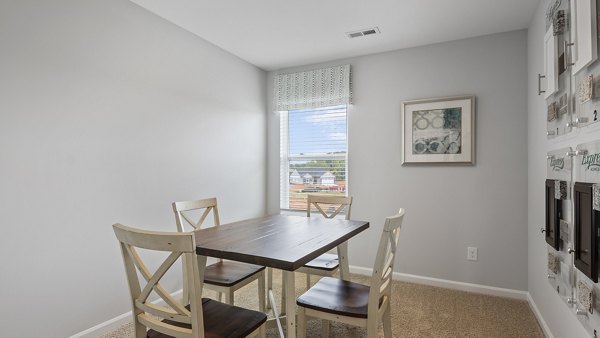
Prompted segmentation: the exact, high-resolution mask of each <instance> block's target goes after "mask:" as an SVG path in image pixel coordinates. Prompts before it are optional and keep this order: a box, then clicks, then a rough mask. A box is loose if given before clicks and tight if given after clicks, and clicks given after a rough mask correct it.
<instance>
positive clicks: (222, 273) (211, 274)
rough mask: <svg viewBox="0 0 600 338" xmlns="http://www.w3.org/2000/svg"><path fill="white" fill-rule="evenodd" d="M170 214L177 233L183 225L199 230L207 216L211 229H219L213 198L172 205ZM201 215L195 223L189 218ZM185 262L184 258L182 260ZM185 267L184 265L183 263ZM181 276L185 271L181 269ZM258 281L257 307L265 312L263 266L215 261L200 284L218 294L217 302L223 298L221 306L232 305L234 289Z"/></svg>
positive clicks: (184, 292) (184, 297)
mask: <svg viewBox="0 0 600 338" xmlns="http://www.w3.org/2000/svg"><path fill="white" fill-rule="evenodd" d="M173 211H174V212H175V219H176V222H177V230H178V231H180V232H182V231H185V228H184V225H185V224H186V223H187V224H188V225H189V226H191V227H192V229H194V230H197V229H200V227H201V226H202V224H203V223H204V221H205V220H206V218H207V217H208V215H209V214H210V213H211V212H212V214H213V226H219V225H220V222H219V209H218V207H217V199H216V198H207V199H202V200H196V201H185V202H174V203H173ZM192 212H197V213H202V214H201V216H200V218H199V220H198V221H194V220H193V219H192V215H191V214H190V213H192ZM184 260H185V258H184ZM184 265H185V262H184ZM184 273H185V270H184ZM255 280H258V297H259V298H258V307H259V310H260V311H262V312H264V311H265V267H264V266H259V265H253V264H246V263H240V262H235V261H229V260H223V259H219V260H218V261H217V262H216V263H213V264H210V265H208V266H207V267H206V271H205V273H204V284H205V287H206V288H207V289H210V290H213V291H216V292H217V293H218V298H219V301H222V298H223V295H224V296H225V303H227V304H231V305H233V299H234V293H235V291H236V290H238V289H240V288H242V287H244V286H246V285H248V284H249V283H251V282H253V281H255ZM187 289H188V286H187V285H186V284H185V283H184V285H183V299H186V297H187V295H188V292H187Z"/></svg>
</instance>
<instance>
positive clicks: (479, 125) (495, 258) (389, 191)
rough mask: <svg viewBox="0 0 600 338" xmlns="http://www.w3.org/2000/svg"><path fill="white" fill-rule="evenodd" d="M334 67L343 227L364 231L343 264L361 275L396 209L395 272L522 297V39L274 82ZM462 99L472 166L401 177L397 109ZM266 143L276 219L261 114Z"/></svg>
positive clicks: (271, 123)
mask: <svg viewBox="0 0 600 338" xmlns="http://www.w3.org/2000/svg"><path fill="white" fill-rule="evenodd" d="M357 43H360V42H358V41H357ZM344 63H350V64H351V65H352V71H353V83H354V90H353V92H354V102H355V104H354V105H352V106H351V108H350V110H349V120H348V129H349V130H348V133H349V143H348V144H349V156H350V159H349V193H350V194H351V195H353V196H354V198H355V200H354V204H353V207H352V216H353V218H356V219H364V220H368V221H370V222H371V228H370V229H369V231H367V232H365V233H363V234H361V235H359V237H358V238H357V239H353V240H352V241H351V242H350V264H352V265H358V266H363V267H371V266H372V264H373V261H374V253H375V250H376V248H375V246H376V243H377V240H378V238H379V235H380V233H381V228H382V226H383V221H384V218H385V217H386V216H388V215H392V214H393V213H395V212H396V211H397V210H398V208H399V207H404V208H406V210H407V214H406V217H405V222H404V225H403V229H402V235H401V239H400V251H399V255H398V261H397V262H396V267H395V269H396V271H399V272H402V273H409V274H416V275H421V276H428V277H434V278H442V279H448V280H453V281H460V282H468V283H477V284H483V285H490V286H496V287H502V288H510V289H517V290H526V289H527V226H526V224H527V146H526V144H527V143H526V142H527V126H526V109H527V94H526V91H527V86H526V84H527V78H526V76H527V32H526V31H517V32H509V33H503V34H497V35H490V36H484V37H479V38H472V39H467V40H460V41H454V42H448V43H442V44H436V45H431V46H426V47H419V48H412V49H407V50H400V51H393V52H388V53H382V54H376V55H369V56H363V57H357V58H351V59H347V60H339V61H336V62H331V63H328V64H318V65H309V66H306V67H300V68H295V69H286V70H283V71H282V72H290V71H296V70H301V69H311V68H318V67H322V66H326V65H333V64H344ZM273 74H274V73H273V72H271V73H269V80H268V82H267V84H268V85H271V80H272V76H273ZM271 93H272V91H271V90H269V91H268V94H269V95H270V96H269V98H270V99H271V98H272V96H271ZM469 94H472V95H475V96H476V108H477V112H476V133H477V140H476V148H477V164H476V165H475V166H460V167H452V166H413V167H403V166H401V151H400V140H401V137H402V135H401V132H400V107H401V102H402V101H403V100H412V99H420V98H430V97H440V96H454V95H469ZM270 102H271V100H270V101H269V104H271V103H270ZM268 132H269V140H268V147H269V148H268V159H269V163H268V175H267V177H268V179H267V180H268V188H267V190H268V193H267V197H268V201H267V205H268V211H269V212H277V211H278V209H279V201H278V198H279V197H278V196H279V195H278V189H279V181H278V177H279V174H278V170H279V168H278V163H277V162H278V156H279V134H278V133H279V125H278V117H277V115H276V114H269V115H268ZM468 246H475V247H478V248H479V261H477V262H471V261H467V260H466V255H467V247H468Z"/></svg>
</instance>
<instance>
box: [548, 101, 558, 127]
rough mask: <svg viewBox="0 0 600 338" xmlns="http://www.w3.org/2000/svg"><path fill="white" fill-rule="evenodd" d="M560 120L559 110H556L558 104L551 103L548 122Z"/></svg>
mask: <svg viewBox="0 0 600 338" xmlns="http://www.w3.org/2000/svg"><path fill="white" fill-rule="evenodd" d="M556 118H558V109H557V108H556V102H550V104H549V105H548V122H552V121H554V120H556Z"/></svg>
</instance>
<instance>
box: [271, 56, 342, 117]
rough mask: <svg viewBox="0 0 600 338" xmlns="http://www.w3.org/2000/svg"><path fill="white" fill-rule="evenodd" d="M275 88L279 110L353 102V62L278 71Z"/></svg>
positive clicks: (277, 109) (276, 108) (276, 104)
mask: <svg viewBox="0 0 600 338" xmlns="http://www.w3.org/2000/svg"><path fill="white" fill-rule="evenodd" d="M274 90H275V93H274V96H275V110H276V111H285V110H294V109H306V108H319V107H328V106H336V105H341V104H350V103H352V73H351V71H350V65H342V66H335V67H329V68H322V69H315V70H309V71H305V72H298V73H291V74H280V75H276V76H275V85H274Z"/></svg>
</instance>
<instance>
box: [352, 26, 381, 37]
mask: <svg viewBox="0 0 600 338" xmlns="http://www.w3.org/2000/svg"><path fill="white" fill-rule="evenodd" d="M380 33H381V31H379V27H373V28H367V29H361V30H358V31H352V32H346V35H347V36H348V38H350V39H354V38H358V37H361V36H367V35H374V34H380Z"/></svg>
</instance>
